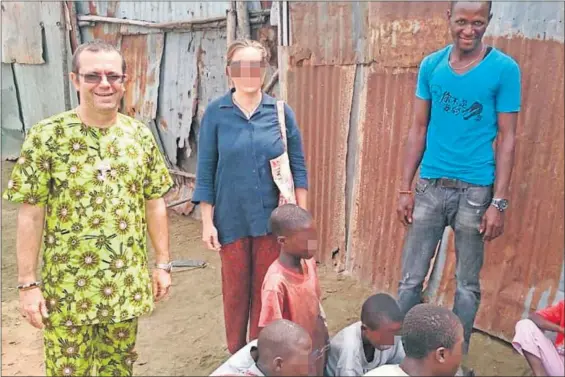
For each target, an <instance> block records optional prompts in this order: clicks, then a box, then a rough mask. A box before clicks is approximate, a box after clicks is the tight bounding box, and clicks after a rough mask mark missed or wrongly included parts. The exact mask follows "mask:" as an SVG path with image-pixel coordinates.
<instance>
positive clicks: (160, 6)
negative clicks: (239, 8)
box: [77, 1, 229, 22]
mask: <svg viewBox="0 0 565 377" xmlns="http://www.w3.org/2000/svg"><path fill="white" fill-rule="evenodd" d="M228 7H229V1H79V2H77V10H78V12H79V13H80V14H84V15H86V14H89V15H98V16H107V17H116V18H127V19H134V20H139V21H149V22H169V21H182V20H191V19H196V18H208V17H223V16H225V15H226V11H227V9H228Z"/></svg>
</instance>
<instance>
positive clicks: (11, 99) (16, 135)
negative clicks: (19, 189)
mask: <svg viewBox="0 0 565 377" xmlns="http://www.w3.org/2000/svg"><path fill="white" fill-rule="evenodd" d="M1 109H2V112H1V113H0V119H1V122H2V159H3V160H6V159H7V160H15V159H16V158H18V155H19V154H20V148H21V147H22V143H23V141H24V125H23V123H22V121H21V119H20V114H19V106H18V97H17V92H16V85H15V83H14V75H13V72H12V66H11V65H10V64H4V63H2V107H1Z"/></svg>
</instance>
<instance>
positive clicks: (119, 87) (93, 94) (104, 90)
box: [70, 51, 125, 112]
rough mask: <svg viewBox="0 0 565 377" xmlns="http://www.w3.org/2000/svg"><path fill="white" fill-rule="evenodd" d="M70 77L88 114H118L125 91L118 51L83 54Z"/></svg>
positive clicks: (86, 52) (83, 52)
mask: <svg viewBox="0 0 565 377" xmlns="http://www.w3.org/2000/svg"><path fill="white" fill-rule="evenodd" d="M78 71H79V72H78V73H74V72H71V74H70V77H71V80H72V82H73V84H74V86H75V88H76V90H77V91H78V92H79V93H80V102H81V106H84V107H85V110H87V111H99V112H117V111H118V108H119V106H120V101H121V99H122V97H123V96H124V92H125V85H124V82H125V75H124V72H122V57H121V56H120V54H118V53H117V52H116V51H97V52H93V51H82V52H81V53H80V55H79V69H78Z"/></svg>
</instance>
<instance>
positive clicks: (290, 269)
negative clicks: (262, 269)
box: [259, 204, 329, 376]
mask: <svg viewBox="0 0 565 377" xmlns="http://www.w3.org/2000/svg"><path fill="white" fill-rule="evenodd" d="M270 225H271V230H272V232H273V234H274V235H275V236H276V237H277V240H278V242H279V243H280V245H281V252H280V256H279V258H278V259H277V260H276V261H275V262H273V264H272V265H271V266H270V267H269V270H268V271H267V274H266V275H265V279H264V281H263V288H262V290H261V303H262V306H261V315H260V318H259V327H260V328H263V327H265V326H267V325H268V324H269V323H270V322H272V321H274V320H277V319H286V320H289V321H292V322H295V323H297V324H298V325H300V326H302V327H303V328H304V329H305V330H306V331H307V332H308V333H309V334H310V337H311V338H312V349H313V350H314V351H313V355H312V356H313V360H312V365H313V366H314V367H315V371H312V372H313V373H315V375H316V376H323V371H324V367H325V362H326V351H327V348H328V345H329V335H328V329H327V326H326V322H325V315H324V313H323V309H322V305H321V290H320V285H319V283H318V274H317V268H316V261H315V260H314V258H313V256H314V251H315V250H316V248H317V243H318V236H317V231H316V226H315V224H314V220H313V219H312V216H311V215H310V214H309V213H308V212H307V211H306V210H304V209H302V208H300V207H298V206H296V205H294V204H285V205H283V206H280V207H278V208H276V209H275V210H274V211H273V213H272V214H271V219H270Z"/></svg>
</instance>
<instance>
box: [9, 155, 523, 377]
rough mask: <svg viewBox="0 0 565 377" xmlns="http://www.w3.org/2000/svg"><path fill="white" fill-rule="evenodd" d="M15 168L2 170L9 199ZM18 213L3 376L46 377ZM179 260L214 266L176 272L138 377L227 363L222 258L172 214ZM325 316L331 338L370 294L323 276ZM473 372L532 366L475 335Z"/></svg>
mask: <svg viewBox="0 0 565 377" xmlns="http://www.w3.org/2000/svg"><path fill="white" fill-rule="evenodd" d="M12 166H13V165H12V164H11V163H3V165H2V177H3V179H2V191H4V189H5V187H6V184H7V181H8V177H9V173H10V171H11V167H12ZM16 214H17V207H16V206H14V205H13V204H11V203H9V202H7V201H4V200H3V201H2V376H41V375H42V374H43V373H44V371H43V363H42V352H43V344H42V341H41V334H40V332H39V331H38V330H35V329H34V328H32V327H31V326H30V325H29V324H27V322H22V320H21V319H20V316H19V313H18V311H17V307H18V301H17V300H18V295H17V290H16V289H15V288H14V287H15V285H16V279H17V278H16V256H15V244H16V239H15V230H16ZM169 221H170V228H171V247H172V254H173V258H174V259H196V260H204V261H206V262H208V266H207V267H206V268H204V269H192V270H184V271H181V270H179V271H177V272H174V275H173V288H172V292H171V296H170V298H169V299H168V300H167V301H165V302H163V303H161V304H160V305H158V306H157V309H156V310H155V311H154V313H153V314H152V315H151V316H149V317H146V318H143V319H142V321H141V322H140V330H139V337H138V347H137V350H138V353H139V360H138V361H137V363H136V366H135V371H134V373H135V375H138V376H183V375H184V376H188V375H192V376H198V375H200V376H205V375H208V374H209V373H210V372H211V371H213V370H214V369H215V368H216V367H217V366H218V365H220V364H221V363H222V362H223V361H224V360H225V359H226V358H227V356H228V352H227V349H226V346H225V338H224V325H223V314H222V296H221V287H220V263H219V257H218V255H217V254H216V253H213V252H209V251H207V250H205V249H204V248H203V247H202V245H201V241H200V224H199V223H198V222H195V221H193V220H190V219H188V218H186V217H183V216H179V215H176V214H173V213H171V214H170V220H169ZM320 273H321V277H320V279H321V286H322V289H323V296H324V309H325V311H326V314H327V317H328V325H329V327H330V335H333V334H335V333H336V332H337V331H338V330H340V329H341V328H343V327H345V326H346V325H348V324H350V323H352V322H354V321H356V320H358V317H359V309H360V306H361V304H362V303H363V300H364V298H366V297H367V296H368V295H370V294H371V293H372V291H371V290H370V289H368V288H366V287H362V286H361V284H359V283H358V282H357V281H355V280H354V279H352V278H350V277H347V276H343V275H338V274H336V273H334V272H333V271H328V270H326V269H324V268H321V269H320ZM467 364H468V365H469V366H471V367H472V368H474V369H475V371H476V374H477V375H483V376H526V375H530V374H529V369H528V367H527V364H526V363H525V362H524V361H523V360H522V358H521V357H519V356H518V355H517V354H516V353H515V352H514V351H513V350H512V349H511V348H510V347H509V346H508V345H507V344H505V343H502V342H500V341H498V340H495V339H493V338H490V337H488V336H485V335H483V334H474V335H473V340H472V343H471V351H470V357H469V360H468V361H467Z"/></svg>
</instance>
